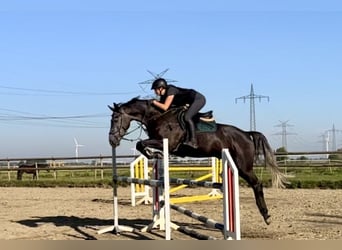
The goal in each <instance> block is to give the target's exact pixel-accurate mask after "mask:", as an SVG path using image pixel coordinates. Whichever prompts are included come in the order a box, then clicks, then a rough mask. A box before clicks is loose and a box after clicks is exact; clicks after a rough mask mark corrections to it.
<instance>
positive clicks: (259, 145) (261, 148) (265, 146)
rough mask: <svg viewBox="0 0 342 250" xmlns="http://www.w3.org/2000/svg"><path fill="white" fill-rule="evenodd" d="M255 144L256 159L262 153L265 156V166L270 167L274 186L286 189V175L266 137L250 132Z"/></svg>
mask: <svg viewBox="0 0 342 250" xmlns="http://www.w3.org/2000/svg"><path fill="white" fill-rule="evenodd" d="M248 133H249V135H250V137H251V139H252V140H253V143H254V148H255V158H256V159H258V158H259V155H260V154H261V153H262V154H263V155H264V160H265V166H268V167H269V168H270V170H271V173H272V185H273V186H274V187H277V188H279V187H280V188H285V184H286V183H289V182H288V181H287V180H286V175H285V174H284V173H282V172H281V171H280V169H279V167H278V165H277V162H276V158H275V155H274V153H273V151H272V148H271V146H270V144H269V143H268V141H267V138H266V137H265V135H263V134H262V133H260V132H257V131H249V132H248Z"/></svg>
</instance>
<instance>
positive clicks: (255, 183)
mask: <svg viewBox="0 0 342 250" xmlns="http://www.w3.org/2000/svg"><path fill="white" fill-rule="evenodd" d="M240 175H241V177H242V178H243V179H245V180H246V181H247V183H248V184H249V185H250V186H251V187H252V189H253V191H254V196H255V202H256V205H257V206H258V209H259V211H260V213H261V215H262V217H263V218H264V221H265V223H266V224H267V225H269V224H270V222H269V218H270V215H269V214H268V209H267V205H266V202H265V197H264V191H263V186H262V183H261V181H259V179H258V177H257V176H256V175H255V174H254V172H252V171H250V172H248V173H246V172H243V171H241V172H240Z"/></svg>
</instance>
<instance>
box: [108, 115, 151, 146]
mask: <svg viewBox="0 0 342 250" xmlns="http://www.w3.org/2000/svg"><path fill="white" fill-rule="evenodd" d="M115 113H119V114H120V125H119V126H115V127H114V128H112V129H111V130H110V133H109V134H110V135H112V136H114V137H115V139H116V140H117V141H119V140H125V141H130V142H133V141H138V140H140V139H141V135H142V131H143V130H145V129H144V128H143V125H142V124H141V123H140V124H139V126H138V127H137V128H135V129H133V130H131V131H129V132H127V130H128V127H126V128H125V127H124V126H123V122H122V117H121V116H123V115H127V114H126V113H124V112H123V111H116V110H113V116H115ZM144 115H145V112H144ZM113 116H112V117H113ZM112 119H113V118H112ZM113 124H115V123H114V122H113V121H112V125H113ZM115 128H117V129H115ZM138 129H140V133H139V135H138V137H137V138H135V139H129V138H125V136H127V135H129V134H132V133H133V132H135V131H136V130H138ZM113 130H114V132H113Z"/></svg>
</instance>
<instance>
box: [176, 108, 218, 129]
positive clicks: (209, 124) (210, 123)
mask: <svg viewBox="0 0 342 250" xmlns="http://www.w3.org/2000/svg"><path fill="white" fill-rule="evenodd" d="M185 112H186V109H184V108H182V109H179V111H177V120H178V122H179V124H180V126H181V128H182V129H183V130H185V131H187V127H186V122H185V119H184V115H185ZM192 120H193V122H194V124H195V127H196V131H197V132H215V131H216V121H215V119H214V116H213V111H212V110H210V111H207V112H203V113H202V112H198V113H197V114H196V115H195V116H194V117H193V119H192Z"/></svg>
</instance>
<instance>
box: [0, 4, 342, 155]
mask: <svg viewBox="0 0 342 250" xmlns="http://www.w3.org/2000/svg"><path fill="white" fill-rule="evenodd" d="M28 2H29V3H28ZM254 2H258V4H256V3H254ZM274 2H275V1H238V2H237V1H236V2H233V1H210V4H209V3H208V1H125V2H124V3H118V2H117V1H7V3H6V1H5V2H2V4H1V7H0V23H1V29H0V37H1V39H0V55H1V59H0V98H1V99H0V103H1V105H0V138H1V139H0V158H6V157H36V156H39V157H50V156H55V157H60V156H74V154H75V153H74V152H75V146H74V139H73V138H74V137H76V138H77V140H78V142H79V143H80V144H83V145H85V146H84V147H82V148H80V152H79V155H80V156H88V155H99V154H102V155H110V153H111V148H110V146H109V143H108V131H109V123H110V115H111V113H110V111H109V109H108V108H107V105H110V104H112V103H113V102H126V101H128V100H130V99H131V98H132V97H135V96H138V95H140V96H147V95H151V94H152V92H151V91H150V87H149V86H147V85H139V84H138V83H139V82H143V81H145V80H150V79H152V75H151V74H149V73H148V72H147V70H149V71H152V72H154V73H156V74H158V73H160V72H162V71H163V70H165V69H169V71H167V73H166V74H165V75H164V76H165V78H168V79H173V80H177V81H178V82H177V83H175V84H176V85H179V86H182V87H187V88H195V89H197V90H198V91H200V92H202V93H203V94H204V95H205V96H206V98H207V104H206V106H205V107H204V108H203V111H206V110H213V111H214V115H215V118H216V120H217V121H218V122H220V123H229V124H233V125H235V126H238V127H240V128H242V129H245V130H249V126H250V123H249V120H250V116H249V102H248V101H247V102H246V103H243V101H242V100H239V101H238V102H237V103H235V98H237V97H241V96H244V95H248V94H249V92H250V87H251V84H252V83H253V86H254V91H255V94H257V95H264V96H269V97H270V101H269V102H268V101H267V100H266V99H262V100H261V101H260V102H259V100H256V102H255V107H256V128H257V130H258V131H260V132H262V133H264V134H265V135H266V136H267V138H268V139H269V141H270V143H271V145H272V147H274V148H278V147H281V146H282V137H281V136H280V135H279V133H281V132H282V129H281V127H279V125H280V124H281V122H285V121H288V123H287V124H288V127H287V133H288V136H287V146H288V150H289V151H320V150H322V148H323V142H322V137H321V136H322V134H323V133H324V132H325V131H326V130H331V129H332V126H333V125H335V128H336V130H337V133H336V140H337V141H336V143H337V146H338V147H341V145H342V135H340V134H341V132H340V131H339V130H340V129H341V130H342V118H341V116H340V112H339V111H340V103H339V100H340V99H341V87H340V86H341V83H342V73H341V65H342V46H341V44H342V33H341V31H340V30H341V24H342V8H341V4H339V3H335V2H334V1H324V2H323V1H299V2H298V1H286V3H274ZM284 2H285V1H284ZM137 136H138V133H135V134H133V135H131V136H130V137H131V138H132V139H134V138H136V137H137ZM132 147H134V143H127V142H124V143H122V145H121V146H120V147H119V148H118V152H119V153H121V154H131V153H132V150H131V148H132Z"/></svg>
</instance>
